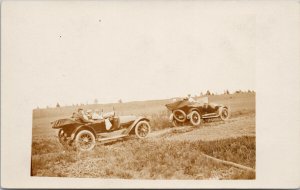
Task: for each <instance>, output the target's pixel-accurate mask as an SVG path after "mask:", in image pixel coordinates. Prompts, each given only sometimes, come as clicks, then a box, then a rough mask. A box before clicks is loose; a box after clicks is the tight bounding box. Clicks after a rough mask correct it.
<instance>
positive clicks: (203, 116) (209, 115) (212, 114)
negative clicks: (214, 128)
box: [201, 113, 220, 119]
mask: <svg viewBox="0 0 300 190" xmlns="http://www.w3.org/2000/svg"><path fill="white" fill-rule="evenodd" d="M201 117H202V118H203V119H207V118H215V117H220V116H219V115H218V114H216V113H209V114H204V115H202V116H201Z"/></svg>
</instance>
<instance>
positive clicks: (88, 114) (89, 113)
mask: <svg viewBox="0 0 300 190" xmlns="http://www.w3.org/2000/svg"><path fill="white" fill-rule="evenodd" d="M86 115H87V117H88V119H92V115H93V113H92V110H91V109H88V110H87V111H86Z"/></svg>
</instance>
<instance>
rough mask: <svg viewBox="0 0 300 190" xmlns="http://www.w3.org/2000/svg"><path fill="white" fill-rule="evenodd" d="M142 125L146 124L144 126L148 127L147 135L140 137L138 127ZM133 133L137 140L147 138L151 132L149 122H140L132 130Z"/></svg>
mask: <svg viewBox="0 0 300 190" xmlns="http://www.w3.org/2000/svg"><path fill="white" fill-rule="evenodd" d="M142 124H146V125H147V126H148V133H147V134H146V135H145V136H141V135H140V134H139V127H140V126H141V125H142ZM134 132H135V135H136V136H137V137H138V138H140V139H143V138H145V137H147V136H148V135H149V133H150V132H151V126H150V124H149V122H147V121H140V122H138V123H137V124H136V126H135V129H134Z"/></svg>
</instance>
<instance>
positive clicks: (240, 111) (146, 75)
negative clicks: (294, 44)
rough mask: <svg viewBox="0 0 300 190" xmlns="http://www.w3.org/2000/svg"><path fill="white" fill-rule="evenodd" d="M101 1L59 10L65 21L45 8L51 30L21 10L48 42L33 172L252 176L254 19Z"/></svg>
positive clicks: (188, 6)
mask: <svg viewBox="0 0 300 190" xmlns="http://www.w3.org/2000/svg"><path fill="white" fill-rule="evenodd" d="M107 4H113V3H104V2H102V3H100V4H99V6H97V7H90V8H89V9H88V10H89V12H84V11H82V12H81V13H80V14H77V15H74V14H73V11H74V10H73V9H72V5H71V4H70V6H66V7H60V6H58V7H59V8H61V9H62V10H60V9H59V10H57V8H56V10H55V11H62V13H64V15H63V16H62V17H61V18H60V20H57V19H53V17H52V16H51V14H50V13H51V11H54V10H51V8H48V7H47V8H46V7H43V6H42V8H44V9H43V10H45V12H44V13H45V14H46V15H47V16H45V17H46V18H45V20H47V23H44V20H40V19H39V17H37V15H34V12H33V13H31V12H29V10H28V14H29V15H28V17H30V16H31V18H32V20H31V21H32V23H31V28H32V31H33V32H36V33H42V32H44V33H46V34H45V35H47V37H48V38H47V39H45V40H43V43H42V44H41V45H40V48H38V49H36V51H34V54H36V55H40V56H36V58H35V60H34V61H35V62H39V64H37V65H35V66H36V67H39V70H40V71H41V73H43V75H45V76H44V77H45V79H44V80H39V81H36V82H35V85H36V86H37V88H38V87H41V88H40V89H41V90H39V92H38V94H39V96H40V97H38V98H36V99H35V102H33V103H34V105H35V107H34V109H33V112H32V114H33V115H32V155H31V156H32V157H31V176H48V177H87V178H108V179H115V178H120V179H154V180H155V179H187V180H190V179H192V180H202V179H214V180H216V179H218V180H219V179H220V180H222V179H232V180H235V179H255V163H256V143H255V46H254V41H253V38H254V34H255V17H254V16H252V15H244V14H240V13H236V14H233V15H226V16H224V15H223V14H218V13H211V12H205V11H204V9H205V6H203V5H202V3H195V4H194V3H189V2H180V3H179V2H178V3H174V2H173V3H172V2H164V3H155V2H151V3H146V2H140V3H136V2H126V3H125V2H123V3H120V2H119V3H118V5H119V6H118V7H116V8H115V9H105V8H106V6H107ZM58 5H59V4H58ZM130 5H134V6H137V7H140V8H137V9H134V10H132V9H131V8H130ZM148 5H152V6H153V8H151V9H150V8H148V7H147V6H148ZM192 5H195V6H192ZM166 8H168V11H165V9H166ZM67 9H68V10H67ZM141 10H143V11H141ZM62 13H61V12H58V14H62ZM161 15H164V17H162V16H161ZM39 24H43V25H44V24H46V26H49V27H48V29H49V30H47V31H45V29H44V28H43V27H41V28H39V27H38V26H39ZM50 26H51V27H50ZM38 41H40V39H38ZM24 44H26V43H24Z"/></svg>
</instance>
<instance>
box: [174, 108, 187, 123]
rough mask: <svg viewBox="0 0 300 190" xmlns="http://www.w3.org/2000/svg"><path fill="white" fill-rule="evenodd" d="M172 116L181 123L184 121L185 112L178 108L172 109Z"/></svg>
mask: <svg viewBox="0 0 300 190" xmlns="http://www.w3.org/2000/svg"><path fill="white" fill-rule="evenodd" d="M173 117H174V119H176V120H177V121H179V122H181V123H183V122H185V121H186V113H185V112H184V111H182V110H180V109H177V110H174V111H173Z"/></svg>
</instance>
